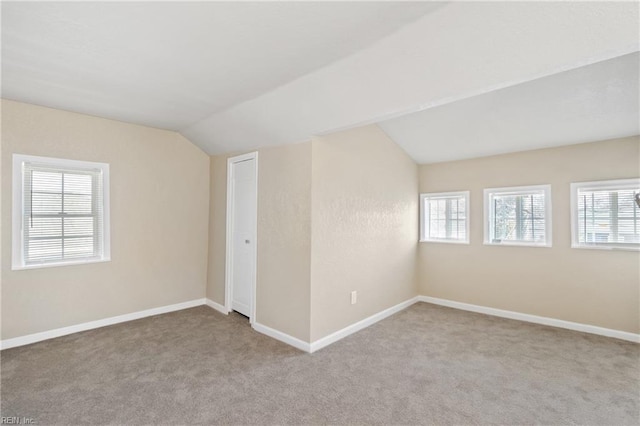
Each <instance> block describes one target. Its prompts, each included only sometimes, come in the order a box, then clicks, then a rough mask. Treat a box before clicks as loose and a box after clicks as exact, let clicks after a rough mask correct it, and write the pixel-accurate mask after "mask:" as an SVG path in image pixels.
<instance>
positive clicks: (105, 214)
mask: <svg viewBox="0 0 640 426" xmlns="http://www.w3.org/2000/svg"><path fill="white" fill-rule="evenodd" d="M12 238H13V250H12V256H13V257H12V266H13V269H27V268H38V267H45V266H58V265H69V264H74V263H85V262H101V261H107V260H109V258H110V246H109V165H108V164H103V163H90V162H84V161H74V160H61V159H57V158H47V157H33V156H27V155H18V154H14V156H13V236H12Z"/></svg>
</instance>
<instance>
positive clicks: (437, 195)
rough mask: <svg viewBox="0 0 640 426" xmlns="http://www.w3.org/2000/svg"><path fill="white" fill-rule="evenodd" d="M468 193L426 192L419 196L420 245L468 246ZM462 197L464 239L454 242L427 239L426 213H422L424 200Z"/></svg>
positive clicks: (448, 239) (441, 239)
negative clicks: (464, 218)
mask: <svg viewBox="0 0 640 426" xmlns="http://www.w3.org/2000/svg"><path fill="white" fill-rule="evenodd" d="M469 194H470V192H469V191H455V192H428V193H422V194H420V209H419V210H420V242H421V243H448V244H469V230H470V226H469V223H470V222H471V220H470V217H469V216H470V214H469V213H470V211H471V209H470V202H469V200H470V197H469ZM460 196H462V197H464V198H465V209H466V212H465V214H466V220H465V230H466V231H465V235H466V238H465V239H464V240H455V239H450V238H427V234H426V232H427V229H426V223H425V217H426V212H425V211H424V201H425V199H426V198H430V199H437V198H450V197H460Z"/></svg>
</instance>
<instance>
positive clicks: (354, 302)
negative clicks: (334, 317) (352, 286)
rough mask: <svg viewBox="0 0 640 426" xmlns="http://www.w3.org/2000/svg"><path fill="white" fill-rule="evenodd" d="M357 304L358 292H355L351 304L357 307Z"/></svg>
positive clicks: (352, 293) (352, 294)
mask: <svg viewBox="0 0 640 426" xmlns="http://www.w3.org/2000/svg"><path fill="white" fill-rule="evenodd" d="M356 302H358V292H357V291H355V290H354V291H352V292H351V304H352V305H355V304H356Z"/></svg>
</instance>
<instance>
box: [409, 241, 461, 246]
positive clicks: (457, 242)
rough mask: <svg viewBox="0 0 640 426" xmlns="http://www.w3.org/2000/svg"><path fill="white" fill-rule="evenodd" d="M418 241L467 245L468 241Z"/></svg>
mask: <svg viewBox="0 0 640 426" xmlns="http://www.w3.org/2000/svg"><path fill="white" fill-rule="evenodd" d="M418 242H420V243H445V244H466V245H469V241H463V240H419V241H418Z"/></svg>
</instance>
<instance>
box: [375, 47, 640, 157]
mask: <svg viewBox="0 0 640 426" xmlns="http://www.w3.org/2000/svg"><path fill="white" fill-rule="evenodd" d="M639 81H640V54H638V53H634V54H629V55H625V56H621V57H618V58H615V59H610V60H608V61H603V62H599V63H596V64H593V65H588V66H584V67H581V68H577V69H574V70H571V71H565V72H562V73H558V74H554V75H551V76H549V77H544V78H540V79H537V80H533V81H530V82H527V83H523V84H519V85H517V86H512V87H508V88H505V89H501V90H496V91H493V92H489V93H486V94H483V95H479V96H475V97H472V98H468V99H465V100H460V101H457V102H452V103H449V104H446V105H442V106H438V107H434V108H429V109H426V110H423V111H420V112H416V113H413V114H407V115H404V116H401V117H398V118H394V119H391V120H386V121H383V122H381V123H379V125H380V127H382V129H383V130H384V131H385V132H386V133H387V134H388V135H389V136H390V137H391V138H392V139H393V140H394V141H395V142H396V143H398V144H399V145H400V146H401V147H403V148H404V150H405V151H406V152H407V153H408V154H409V155H411V156H412V157H413V158H414V160H416V161H417V162H418V163H434V162H441V161H449V160H458V159H462V158H474V157H482V156H487V155H493V154H502V153H507V152H514V151H525V150H529V149H537V148H544V147H551V146H558V145H569V144H575V143H581V142H592V141H596V140H605V139H612V138H617V137H625V136H631V135H637V134H640V102H639V98H640V87H639Z"/></svg>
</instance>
